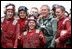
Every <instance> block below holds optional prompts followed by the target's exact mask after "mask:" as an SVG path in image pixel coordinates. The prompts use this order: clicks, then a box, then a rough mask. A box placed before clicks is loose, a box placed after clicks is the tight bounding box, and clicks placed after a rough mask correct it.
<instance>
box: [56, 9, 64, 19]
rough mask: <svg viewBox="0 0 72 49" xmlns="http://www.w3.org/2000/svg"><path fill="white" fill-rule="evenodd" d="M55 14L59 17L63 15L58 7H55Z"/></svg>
mask: <svg viewBox="0 0 72 49" xmlns="http://www.w3.org/2000/svg"><path fill="white" fill-rule="evenodd" d="M55 14H56V16H57V17H58V18H61V17H62V16H63V15H64V12H63V11H62V10H61V9H60V8H56V12H55Z"/></svg>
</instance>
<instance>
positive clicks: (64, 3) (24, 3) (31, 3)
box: [1, 1, 71, 17]
mask: <svg viewBox="0 0 72 49" xmlns="http://www.w3.org/2000/svg"><path fill="white" fill-rule="evenodd" d="M9 3H13V4H14V5H15V6H16V12H17V10H18V7H19V6H26V7H27V8H28V9H29V10H28V12H30V9H31V8H32V7H37V8H38V9H40V7H41V5H44V4H47V5H48V6H50V8H52V5H53V4H58V5H62V6H64V7H65V8H66V11H68V12H70V9H71V1H1V17H3V16H4V10H5V6H6V5H7V4H9Z"/></svg>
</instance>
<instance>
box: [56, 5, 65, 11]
mask: <svg viewBox="0 0 72 49" xmlns="http://www.w3.org/2000/svg"><path fill="white" fill-rule="evenodd" d="M57 8H60V9H61V10H62V11H65V7H64V6H58V7H57ZM57 8H56V9H57Z"/></svg>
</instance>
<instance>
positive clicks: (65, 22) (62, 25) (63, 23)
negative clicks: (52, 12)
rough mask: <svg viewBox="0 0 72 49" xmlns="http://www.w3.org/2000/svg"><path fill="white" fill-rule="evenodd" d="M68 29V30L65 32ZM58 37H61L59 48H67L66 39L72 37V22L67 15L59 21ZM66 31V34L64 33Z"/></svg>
mask: <svg viewBox="0 0 72 49" xmlns="http://www.w3.org/2000/svg"><path fill="white" fill-rule="evenodd" d="M65 31H66V32H65ZM57 32H58V33H57V36H56V38H59V43H58V44H57V45H56V47H57V48H66V47H68V46H66V41H67V40H68V39H69V38H71V22H70V20H69V19H68V18H67V17H62V18H61V19H59V21H58V30H57ZM64 32H65V34H64Z"/></svg>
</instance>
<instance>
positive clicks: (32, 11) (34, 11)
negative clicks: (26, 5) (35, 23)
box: [30, 9, 38, 16]
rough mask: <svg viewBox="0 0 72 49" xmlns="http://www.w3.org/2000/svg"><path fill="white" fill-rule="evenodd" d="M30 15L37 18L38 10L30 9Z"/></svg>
mask: <svg viewBox="0 0 72 49" xmlns="http://www.w3.org/2000/svg"><path fill="white" fill-rule="evenodd" d="M30 13H31V14H32V15H34V16H38V10H37V9H31V12H30Z"/></svg>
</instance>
